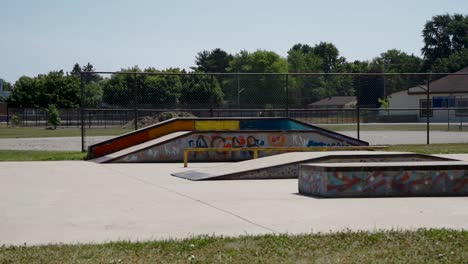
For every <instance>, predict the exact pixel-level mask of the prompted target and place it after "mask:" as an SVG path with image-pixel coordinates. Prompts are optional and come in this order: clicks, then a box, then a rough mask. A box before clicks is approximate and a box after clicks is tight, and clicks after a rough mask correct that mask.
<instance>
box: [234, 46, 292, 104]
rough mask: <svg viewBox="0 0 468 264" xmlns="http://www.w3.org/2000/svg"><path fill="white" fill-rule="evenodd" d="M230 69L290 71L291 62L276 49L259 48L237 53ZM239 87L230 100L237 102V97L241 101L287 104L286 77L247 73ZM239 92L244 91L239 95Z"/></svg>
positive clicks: (247, 71) (268, 71)
mask: <svg viewBox="0 0 468 264" xmlns="http://www.w3.org/2000/svg"><path fill="white" fill-rule="evenodd" d="M229 71H230V72H241V73H286V72H287V71H288V62H287V61H286V59H284V58H282V57H280V56H279V55H278V54H276V53H275V52H273V51H266V50H257V51H255V52H252V53H249V52H248V51H241V52H239V53H238V54H236V55H235V56H234V59H233V60H232V61H231V65H230V67H229ZM239 78H240V80H239V86H240V87H239V88H240V89H235V91H236V92H234V93H231V96H232V97H230V98H229V101H236V98H237V96H239V98H240V100H239V101H240V103H241V104H248V105H265V104H279V105H284V103H285V99H286V91H285V87H286V83H285V78H284V76H277V75H276V76H273V75H255V76H251V75H244V76H240V77H239ZM235 81H236V80H232V82H233V85H232V87H236V86H237V85H236V83H235ZM238 91H242V93H241V94H239V92H238Z"/></svg>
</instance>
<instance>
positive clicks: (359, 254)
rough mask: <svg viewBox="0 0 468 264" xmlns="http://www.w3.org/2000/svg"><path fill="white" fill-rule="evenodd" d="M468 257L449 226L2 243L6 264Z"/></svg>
mask: <svg viewBox="0 0 468 264" xmlns="http://www.w3.org/2000/svg"><path fill="white" fill-rule="evenodd" d="M467 260H468V232H467V231H454V230H445V229H431V230H417V231H411V232H410V231H399V232H397V231H387V232H375V233H369V232H340V233H332V234H316V235H301V236H291V235H289V236H288V235H263V236H244V237H238V238H223V237H210V236H205V237H196V238H192V239H186V240H181V241H174V240H172V241H160V242H142V243H129V242H114V243H106V244H95V245H92V244H82V245H64V244H59V245H46V246H2V247H0V263H316V262H317V263H467Z"/></svg>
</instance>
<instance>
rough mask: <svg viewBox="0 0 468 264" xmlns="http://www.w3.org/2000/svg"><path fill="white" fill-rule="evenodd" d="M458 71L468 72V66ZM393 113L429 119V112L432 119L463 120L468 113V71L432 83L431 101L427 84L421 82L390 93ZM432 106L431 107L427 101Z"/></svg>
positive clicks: (393, 114)
mask: <svg viewBox="0 0 468 264" xmlns="http://www.w3.org/2000/svg"><path fill="white" fill-rule="evenodd" d="M457 73H468V67H466V68H464V69H462V70H460V71H458V72H457ZM389 102H390V108H392V109H393V108H400V109H401V110H397V111H394V110H391V111H390V114H391V115H392V116H396V115H401V116H403V115H406V116H408V115H412V116H415V118H416V119H417V120H419V121H425V120H426V117H427V116H429V118H430V121H431V122H446V121H449V120H450V121H459V120H460V119H461V118H463V117H468V111H467V110H466V109H450V108H466V107H468V75H447V76H445V77H443V78H440V79H438V80H435V81H432V82H431V83H430V84H429V101H428V100H427V87H426V85H420V86H416V87H411V88H408V89H407V90H404V91H400V92H396V93H393V94H391V95H389ZM428 103H429V107H430V108H432V109H431V110H429V111H427V110H426V109H425V108H427V104H428ZM405 108H421V109H420V110H405Z"/></svg>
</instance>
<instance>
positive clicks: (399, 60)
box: [369, 49, 424, 95]
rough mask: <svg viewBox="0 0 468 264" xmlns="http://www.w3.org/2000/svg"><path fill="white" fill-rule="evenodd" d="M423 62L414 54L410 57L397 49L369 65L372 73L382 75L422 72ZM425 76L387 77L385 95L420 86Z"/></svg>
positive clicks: (381, 55)
mask: <svg viewBox="0 0 468 264" xmlns="http://www.w3.org/2000/svg"><path fill="white" fill-rule="evenodd" d="M422 65H423V60H422V59H421V58H419V57H417V56H415V55H413V54H411V55H409V54H407V53H405V52H402V51H400V50H397V49H391V50H388V51H386V52H384V53H381V54H380V56H379V57H376V58H374V59H373V60H372V61H371V62H370V64H369V71H370V72H377V73H379V72H382V73H411V72H414V73H418V72H421V71H422ZM423 81H424V76H420V75H392V76H386V77H385V95H389V94H391V93H393V92H397V91H401V90H405V89H408V88H410V87H413V86H415V85H418V84H420V83H421V82H423Z"/></svg>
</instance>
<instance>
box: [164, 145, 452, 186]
mask: <svg viewBox="0 0 468 264" xmlns="http://www.w3.org/2000/svg"><path fill="white" fill-rule="evenodd" d="M407 161H420V162H432V161H453V160H452V159H446V158H442V157H434V156H429V155H423V154H415V153H410V152H388V151H329V152H292V153H285V154H279V155H275V156H270V157H265V158H260V159H255V160H247V161H242V162H237V163H231V164H225V165H221V166H216V167H210V168H203V169H198V170H189V171H185V172H179V173H174V174H172V175H173V176H176V177H179V178H183V179H188V180H193V181H198V180H242V179H288V178H298V176H299V169H300V165H301V164H304V163H334V162H363V163H365V162H382V163H385V162H407Z"/></svg>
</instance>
